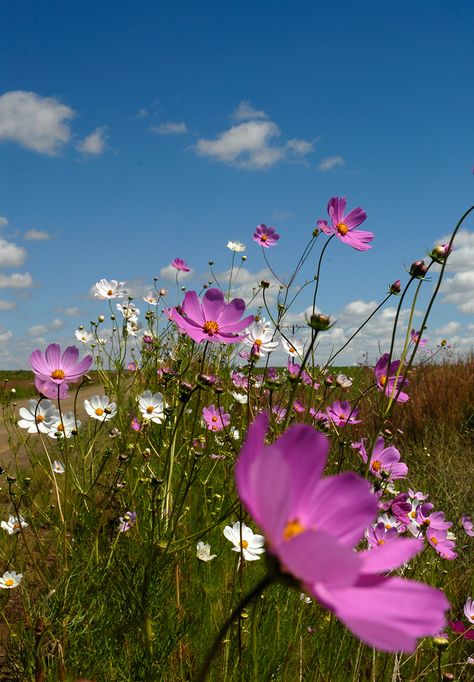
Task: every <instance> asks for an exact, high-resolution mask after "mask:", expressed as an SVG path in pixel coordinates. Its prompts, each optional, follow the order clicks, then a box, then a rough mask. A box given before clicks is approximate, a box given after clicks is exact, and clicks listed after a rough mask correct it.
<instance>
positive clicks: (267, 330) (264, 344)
mask: <svg viewBox="0 0 474 682" xmlns="http://www.w3.org/2000/svg"><path fill="white" fill-rule="evenodd" d="M246 332H247V338H246V339H244V341H243V343H245V345H246V346H250V347H251V348H253V347H254V346H256V347H257V348H258V352H259V354H260V355H261V357H265V353H271V352H272V350H275V348H276V347H277V346H278V344H279V341H272V339H273V337H274V335H275V331H274V329H273V327H272V325H271V323H270V322H266V321H265V318H264V317H262V319H261V320H258V322H252V324H251V325H250V327H248V328H247V330H246Z"/></svg>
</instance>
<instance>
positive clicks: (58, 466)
mask: <svg viewBox="0 0 474 682" xmlns="http://www.w3.org/2000/svg"><path fill="white" fill-rule="evenodd" d="M51 469H52V470H53V472H54V473H55V474H64V472H65V471H66V469H65V468H64V464H63V463H62V462H60V461H59V459H55V460H54V462H53V463H52V465H51Z"/></svg>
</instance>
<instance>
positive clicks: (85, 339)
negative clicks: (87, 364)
mask: <svg viewBox="0 0 474 682" xmlns="http://www.w3.org/2000/svg"><path fill="white" fill-rule="evenodd" d="M74 336H75V337H76V340H77V341H80V342H81V343H84V344H86V343H92V341H94V335H93V334H91V333H90V332H86V330H85V329H76V331H75V332H74Z"/></svg>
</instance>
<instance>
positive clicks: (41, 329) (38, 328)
mask: <svg viewBox="0 0 474 682" xmlns="http://www.w3.org/2000/svg"><path fill="white" fill-rule="evenodd" d="M47 331H48V325H47V324H33V325H32V326H31V327H30V328H29V329H28V331H27V334H28V336H44V335H45V334H46V332H47Z"/></svg>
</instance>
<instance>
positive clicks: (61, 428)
mask: <svg viewBox="0 0 474 682" xmlns="http://www.w3.org/2000/svg"><path fill="white" fill-rule="evenodd" d="M57 430H58V431H64V426H63V424H62V423H61V424H58V428H57Z"/></svg>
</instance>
